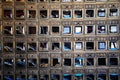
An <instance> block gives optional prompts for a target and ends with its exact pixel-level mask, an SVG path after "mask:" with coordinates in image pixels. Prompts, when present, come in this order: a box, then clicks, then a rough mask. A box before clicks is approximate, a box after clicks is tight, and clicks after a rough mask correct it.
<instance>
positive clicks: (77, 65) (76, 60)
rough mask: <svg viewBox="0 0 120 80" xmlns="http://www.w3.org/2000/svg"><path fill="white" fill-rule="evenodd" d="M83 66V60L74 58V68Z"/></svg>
mask: <svg viewBox="0 0 120 80" xmlns="http://www.w3.org/2000/svg"><path fill="white" fill-rule="evenodd" d="M81 66H83V58H81V57H77V58H75V67H81Z"/></svg>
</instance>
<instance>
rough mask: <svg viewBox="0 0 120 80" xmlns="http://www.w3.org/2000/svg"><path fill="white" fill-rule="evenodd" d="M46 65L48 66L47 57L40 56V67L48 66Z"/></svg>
mask: <svg viewBox="0 0 120 80" xmlns="http://www.w3.org/2000/svg"><path fill="white" fill-rule="evenodd" d="M48 66H49V60H48V58H41V59H40V67H48Z"/></svg>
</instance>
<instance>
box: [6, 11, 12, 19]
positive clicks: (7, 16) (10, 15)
mask: <svg viewBox="0 0 120 80" xmlns="http://www.w3.org/2000/svg"><path fill="white" fill-rule="evenodd" d="M12 17H13V14H12V10H11V9H4V18H5V19H12Z"/></svg>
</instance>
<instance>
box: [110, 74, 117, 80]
mask: <svg viewBox="0 0 120 80" xmlns="http://www.w3.org/2000/svg"><path fill="white" fill-rule="evenodd" d="M110 80H119V74H117V73H111V74H110Z"/></svg>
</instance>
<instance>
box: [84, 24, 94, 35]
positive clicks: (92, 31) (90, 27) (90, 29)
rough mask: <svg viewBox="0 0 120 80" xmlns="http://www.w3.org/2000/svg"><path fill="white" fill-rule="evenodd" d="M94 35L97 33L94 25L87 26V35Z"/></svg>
mask: <svg viewBox="0 0 120 80" xmlns="http://www.w3.org/2000/svg"><path fill="white" fill-rule="evenodd" d="M93 33H95V31H94V26H93V25H87V26H86V34H93Z"/></svg>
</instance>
